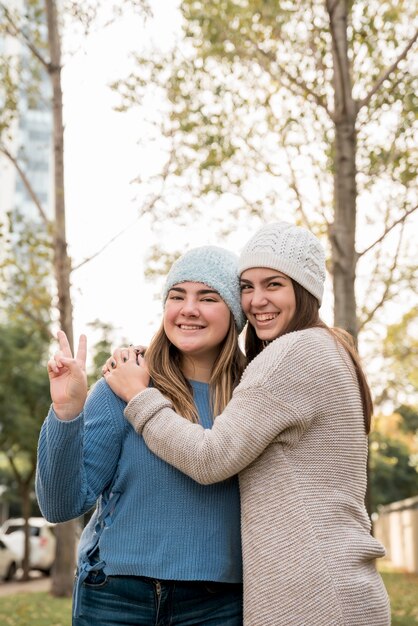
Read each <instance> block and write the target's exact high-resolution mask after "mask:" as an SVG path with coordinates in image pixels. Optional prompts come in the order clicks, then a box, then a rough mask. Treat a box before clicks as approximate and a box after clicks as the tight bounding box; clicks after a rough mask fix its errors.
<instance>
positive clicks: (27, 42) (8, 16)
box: [0, 2, 50, 70]
mask: <svg viewBox="0 0 418 626" xmlns="http://www.w3.org/2000/svg"><path fill="white" fill-rule="evenodd" d="M0 8H1V9H3V13H4V16H5V18H6V20H7V21H8V23H9V28H10V27H11V28H12V30H8V32H9V35H11V36H12V37H18V38H19V39H21V40H23V43H24V44H25V45H26V47H27V48H28V49H29V50H30V52H32V54H33V55H34V56H35V57H36V58H37V59H38V61H39V62H40V63H42V65H43V66H44V67H45V69H46V70H49V66H50V64H49V63H48V61H46V60H45V59H44V57H43V56H42V54H41V53H40V52H39V50H38V48H37V47H36V46H35V45H34V44H33V43H32V41H31V40H30V39H29V37H28V36H27V35H26V33H25V32H23V30H22V29H21V28H19V26H18V25H17V24H16V23H15V21H14V19H13V18H12V16H11V14H10V11H9V10H8V8H7V7H5V6H4V4H3V2H0Z"/></svg>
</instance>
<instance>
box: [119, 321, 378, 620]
mask: <svg viewBox="0 0 418 626" xmlns="http://www.w3.org/2000/svg"><path fill="white" fill-rule="evenodd" d="M125 415H126V417H127V418H128V419H129V421H130V422H131V423H132V425H133V427H134V428H135V430H137V432H138V433H141V432H142V434H143V436H144V439H145V441H146V443H147V445H148V446H149V447H150V448H151V450H152V451H153V452H154V453H155V454H157V455H158V456H160V457H161V458H162V459H164V460H165V461H167V462H168V463H171V464H172V465H174V466H175V467H177V468H178V469H180V470H181V471H183V472H185V473H186V474H188V475H189V476H191V477H192V478H194V479H195V480H196V481H198V482H199V483H203V484H209V483H214V482H217V481H221V480H225V479H226V478H228V477H230V476H232V475H233V474H236V473H238V472H239V480H240V492H241V513H242V522H241V524H242V543H243V564H244V623H245V625H246V626H269V625H271V626H343V625H344V626H387V625H388V624H390V608H389V602H388V597H387V594H386V590H385V588H384V586H383V583H382V580H381V578H380V576H379V574H378V573H377V572H376V568H375V559H376V557H381V556H384V548H383V547H382V546H381V544H380V543H378V541H376V540H375V539H374V538H373V537H372V536H371V535H370V521H369V518H368V516H367V513H366V510H365V507H364V497H365V490H366V458H367V437H366V435H365V431H364V425H363V415H362V406H361V399H360V394H359V389H358V384H357V380H356V376H355V372H354V368H353V366H352V363H351V361H350V359H349V357H348V356H347V354H346V353H345V350H344V349H343V348H341V347H340V346H339V344H337V342H336V340H335V339H334V338H333V337H332V335H331V334H330V333H329V332H328V331H327V330H324V329H308V330H304V331H297V332H293V333H289V334H287V335H285V336H283V337H281V338H279V339H276V340H275V341H274V342H272V343H271V344H270V345H269V346H268V347H267V348H266V349H264V350H263V352H262V353H261V354H260V355H258V357H257V358H256V359H254V360H253V361H252V362H251V363H250V365H249V366H248V367H247V369H246V370H245V372H244V375H243V377H242V380H241V383H240V384H239V386H238V387H237V388H236V390H235V392H234V394H233V398H232V400H231V401H230V403H229V404H228V406H227V407H226V409H225V410H224V412H223V413H222V414H221V415H219V416H218V417H216V419H215V422H214V425H213V428H212V429H209V430H205V429H204V428H203V427H202V426H200V425H198V424H192V423H191V422H189V421H187V420H185V419H184V418H182V417H181V416H178V415H176V414H175V412H174V411H173V410H172V408H171V404H170V402H169V401H168V400H166V399H165V398H164V396H163V395H162V394H161V393H160V392H159V391H158V390H156V389H152V388H150V389H147V390H145V391H143V392H142V393H140V394H138V395H137V396H136V397H135V398H133V399H132V400H131V402H130V403H129V404H128V406H127V407H126V409H125Z"/></svg>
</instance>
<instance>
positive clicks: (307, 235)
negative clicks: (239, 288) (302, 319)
mask: <svg viewBox="0 0 418 626" xmlns="http://www.w3.org/2000/svg"><path fill="white" fill-rule="evenodd" d="M251 267H271V268H272V269H274V270H278V271H279V272H283V274H286V276H289V277H290V278H292V279H293V280H295V281H296V282H297V283H299V284H300V285H302V287H305V289H306V290H307V291H309V292H310V293H311V294H312V295H314V296H315V298H317V300H318V302H319V304H321V302H322V295H323V293H324V282H325V252H324V249H323V247H322V245H321V243H320V241H319V239H317V237H315V235H313V234H312V233H311V232H310V231H309V230H307V229H306V228H301V227H300V226H295V225H294V224H289V223H288V222H275V223H273V224H266V225H265V226H263V227H262V228H260V230H259V231H257V232H256V234H255V235H254V236H253V237H252V238H251V239H250V240H249V241H248V243H247V244H246V246H245V247H244V249H243V251H242V252H241V256H240V258H239V263H238V271H239V274H240V275H241V274H242V272H244V271H245V270H247V269H249V268H251Z"/></svg>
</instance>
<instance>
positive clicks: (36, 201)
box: [0, 144, 50, 226]
mask: <svg viewBox="0 0 418 626" xmlns="http://www.w3.org/2000/svg"><path fill="white" fill-rule="evenodd" d="M0 152H2V153H3V154H4V156H6V157H7V158H8V159H9V160H10V161H11V162H12V163H13V165H14V167H15V168H16V171H17V173H18V174H19V176H20V178H21V180H22V182H23V184H24V185H25V188H26V191H27V192H28V194H29V196H30V197H31V200H32V201H33V203H34V204H35V206H36V208H37V209H38V212H39V215H40V216H41V219H42V221H43V222H44V223H45V224H46V225H47V226H48V225H49V224H50V221H49V219H48V217H47V215H46V213H45V211H44V209H43V207H42V205H41V203H40V201H39V198H38V196H37V195H36V193H35V190H34V189H33V187H32V185H31V183H30V181H29V179H28V177H27V176H26V174H25V172H24V171H23V169H22V168H21V167H20V165H19V163H18V161H17V159H16V158H15V157H14V156H13V155H12V154H11V153H10V152H9V151H8V149H7V148H6V147H5V146H3V145H1V144H0Z"/></svg>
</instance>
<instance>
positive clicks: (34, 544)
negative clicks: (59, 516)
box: [0, 517, 56, 574]
mask: <svg viewBox="0 0 418 626" xmlns="http://www.w3.org/2000/svg"><path fill="white" fill-rule="evenodd" d="M24 523H25V521H24V519H23V518H20V517H17V518H11V519H8V520H6V521H5V522H4V523H3V525H2V527H1V528H0V533H3V540H4V543H6V544H7V547H8V548H10V549H12V550H13V551H14V552H15V553H16V554H17V556H18V558H19V559H20V561H22V560H23V552H24V540H25V536H24ZM29 542H30V568H31V569H38V570H40V571H42V572H44V573H45V574H49V573H50V571H51V567H52V565H53V563H54V560H55V545H56V539H55V535H54V524H50V523H49V522H47V521H46V520H45V519H44V518H43V517H30V518H29Z"/></svg>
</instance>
